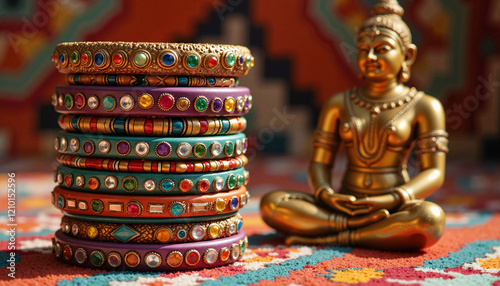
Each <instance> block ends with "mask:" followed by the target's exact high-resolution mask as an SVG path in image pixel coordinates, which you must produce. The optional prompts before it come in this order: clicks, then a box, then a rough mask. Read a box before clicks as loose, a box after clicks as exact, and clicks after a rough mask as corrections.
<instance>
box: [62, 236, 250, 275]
mask: <svg viewBox="0 0 500 286" xmlns="http://www.w3.org/2000/svg"><path fill="white" fill-rule="evenodd" d="M247 246H248V238H247V237H246V235H245V232H244V231H243V230H242V231H240V233H238V234H236V235H233V236H230V237H226V238H221V239H215V240H210V241H201V242H190V243H175V244H164V245H158V244H128V243H127V244H121V243H110V242H95V241H86V240H81V239H76V238H72V237H69V236H67V235H65V234H64V233H62V231H61V230H58V231H57V232H56V234H55V237H54V238H53V239H52V250H53V253H54V254H55V256H56V257H57V259H59V260H60V261H63V262H65V263H68V264H70V265H76V266H81V267H89V268H97V269H108V270H128V271H130V270H132V271H173V270H189V269H201V268H208V267H215V266H221V265H225V264H229V263H232V262H235V261H237V260H239V259H240V258H241V257H242V256H243V254H244V253H245V250H246V247H247Z"/></svg>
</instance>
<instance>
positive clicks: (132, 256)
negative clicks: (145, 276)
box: [125, 251, 141, 267]
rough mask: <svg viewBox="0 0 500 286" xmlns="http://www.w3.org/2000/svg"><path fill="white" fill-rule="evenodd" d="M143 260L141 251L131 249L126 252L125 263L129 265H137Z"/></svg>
mask: <svg viewBox="0 0 500 286" xmlns="http://www.w3.org/2000/svg"><path fill="white" fill-rule="evenodd" d="M140 262H141V257H140V256H139V253H137V252H135V251H129V252H127V253H126V254H125V264H127V266H129V267H136V266H138V265H139V263H140Z"/></svg>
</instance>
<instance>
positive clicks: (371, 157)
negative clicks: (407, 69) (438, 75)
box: [347, 87, 422, 165]
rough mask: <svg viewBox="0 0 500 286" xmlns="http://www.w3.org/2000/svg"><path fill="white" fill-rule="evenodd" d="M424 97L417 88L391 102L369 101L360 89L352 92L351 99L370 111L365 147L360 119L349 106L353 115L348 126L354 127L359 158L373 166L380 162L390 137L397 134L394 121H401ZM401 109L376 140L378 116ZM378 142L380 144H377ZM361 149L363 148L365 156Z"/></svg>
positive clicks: (381, 100)
mask: <svg viewBox="0 0 500 286" xmlns="http://www.w3.org/2000/svg"><path fill="white" fill-rule="evenodd" d="M421 96H422V93H421V92H418V91H417V90H416V89H415V88H413V87H412V88H410V89H408V91H407V92H406V93H404V94H402V95H400V96H397V97H394V98H391V99H390V100H386V99H385V100H384V99H380V100H379V99H369V98H366V97H365V96H363V94H362V93H361V91H360V89H357V90H356V91H354V92H351V94H350V96H349V98H350V99H351V100H352V102H353V103H354V104H356V105H358V106H360V107H362V108H366V109H367V110H369V111H370V115H371V116H370V124H369V129H368V142H367V143H368V144H367V145H368V146H365V144H364V143H363V140H362V136H361V134H362V128H361V123H360V122H358V121H359V119H358V118H357V116H356V115H355V112H354V110H353V109H352V107H351V105H350V104H348V105H347V106H348V108H349V113H350V114H351V118H350V121H349V122H350V123H349V124H348V125H350V126H352V127H353V131H354V133H355V136H354V138H353V143H354V148H355V149H356V151H357V154H358V157H359V159H360V160H361V161H363V162H365V164H367V165H371V164H373V163H375V162H377V161H378V160H380V159H381V158H382V156H383V154H384V153H385V149H386V146H387V139H388V135H389V134H392V133H394V132H395V128H394V126H393V125H392V123H393V122H394V121H396V120H397V119H399V118H400V117H401V116H402V115H403V114H405V113H406V112H407V111H408V110H409V109H411V108H412V107H413V106H414V105H415V103H416V102H418V99H419V98H420V97H421ZM400 106H401V109H400V110H399V111H398V112H396V114H394V115H392V116H391V117H390V118H389V119H388V120H387V121H386V122H384V124H383V125H382V126H381V128H380V129H379V130H380V133H379V134H378V136H377V139H378V140H375V137H376V134H375V126H376V122H377V116H378V115H379V114H380V113H381V112H382V111H385V110H389V109H395V108H396V107H400ZM375 142H378V144H375ZM359 148H363V150H364V153H365V154H366V155H363V153H362V152H361V150H360V149H359Z"/></svg>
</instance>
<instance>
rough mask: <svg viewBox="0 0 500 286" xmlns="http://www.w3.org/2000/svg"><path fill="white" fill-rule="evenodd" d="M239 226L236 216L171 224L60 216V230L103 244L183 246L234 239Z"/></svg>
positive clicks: (238, 216) (239, 222)
mask: <svg viewBox="0 0 500 286" xmlns="http://www.w3.org/2000/svg"><path fill="white" fill-rule="evenodd" d="M242 225H243V220H242V218H241V215H239V214H236V215H234V216H232V217H229V218H225V219H220V220H210V221H206V222H194V223H175V224H172V223H171V224H140V223H130V224H122V223H105V222H91V221H85V220H79V219H74V218H70V217H67V216H64V217H63V218H62V221H61V230H62V232H63V233H65V234H66V235H69V236H72V237H75V238H78V239H85V240H94V241H103V242H121V243H185V242H193V241H202V240H211V239H219V238H223V237H228V236H231V235H235V234H236V233H238V232H239V231H240V230H241V227H242Z"/></svg>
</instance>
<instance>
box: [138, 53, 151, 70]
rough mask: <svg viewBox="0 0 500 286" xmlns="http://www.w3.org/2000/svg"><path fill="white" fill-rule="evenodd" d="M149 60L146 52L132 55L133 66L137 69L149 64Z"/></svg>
mask: <svg viewBox="0 0 500 286" xmlns="http://www.w3.org/2000/svg"><path fill="white" fill-rule="evenodd" d="M149 58H150V56H149V53H148V52H146V51H139V52H136V53H135V55H134V64H135V65H136V66H137V67H143V66H146V65H147V64H148V62H149Z"/></svg>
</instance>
